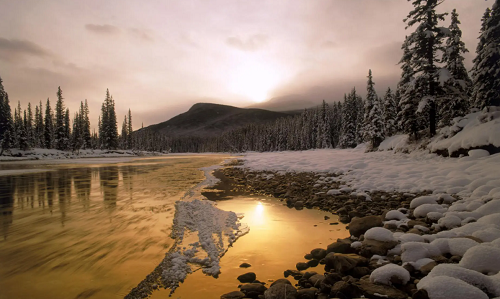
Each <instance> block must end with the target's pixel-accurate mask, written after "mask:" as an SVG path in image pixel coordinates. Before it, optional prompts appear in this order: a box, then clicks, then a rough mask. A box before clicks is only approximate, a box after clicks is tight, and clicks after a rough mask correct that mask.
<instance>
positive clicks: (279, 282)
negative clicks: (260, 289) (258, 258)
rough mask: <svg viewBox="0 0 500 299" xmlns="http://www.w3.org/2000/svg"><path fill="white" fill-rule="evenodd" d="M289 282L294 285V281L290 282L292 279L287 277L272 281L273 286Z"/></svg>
mask: <svg viewBox="0 0 500 299" xmlns="http://www.w3.org/2000/svg"><path fill="white" fill-rule="evenodd" d="M283 283H284V284H289V285H292V283H291V282H290V280H288V279H286V278H280V279H278V280H276V281H274V282H273V283H271V286H273V285H277V284H283Z"/></svg>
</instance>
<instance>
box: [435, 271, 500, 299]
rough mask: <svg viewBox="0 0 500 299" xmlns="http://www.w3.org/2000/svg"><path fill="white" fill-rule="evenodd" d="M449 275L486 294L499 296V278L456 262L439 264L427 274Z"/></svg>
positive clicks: (436, 275)
mask: <svg viewBox="0 0 500 299" xmlns="http://www.w3.org/2000/svg"><path fill="white" fill-rule="evenodd" d="M439 276H449V277H453V278H457V279H460V280H462V281H464V282H466V283H468V284H470V285H472V286H474V287H476V288H478V289H480V290H481V291H483V292H485V293H486V294H488V295H490V296H491V297H493V296H495V297H496V296H500V280H499V279H498V278H495V277H492V276H487V275H484V274H482V273H479V272H476V271H473V270H469V269H466V268H463V267H460V266H459V265H456V264H440V265H437V266H436V267H434V268H433V269H432V271H431V272H430V273H429V275H428V277H429V278H428V279H431V277H439Z"/></svg>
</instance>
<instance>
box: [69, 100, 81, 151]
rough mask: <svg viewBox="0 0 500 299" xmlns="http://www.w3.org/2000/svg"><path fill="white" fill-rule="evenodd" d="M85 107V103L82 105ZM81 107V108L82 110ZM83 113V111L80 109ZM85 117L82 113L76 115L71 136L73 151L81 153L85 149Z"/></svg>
mask: <svg viewBox="0 0 500 299" xmlns="http://www.w3.org/2000/svg"><path fill="white" fill-rule="evenodd" d="M82 107H83V103H82ZM82 107H81V108H82ZM80 111H82V109H80ZM83 124H84V122H83V116H82V114H81V113H78V112H77V113H75V117H74V119H73V134H72V135H71V149H72V150H73V151H79V150H80V149H81V148H82V147H83V143H84V141H83Z"/></svg>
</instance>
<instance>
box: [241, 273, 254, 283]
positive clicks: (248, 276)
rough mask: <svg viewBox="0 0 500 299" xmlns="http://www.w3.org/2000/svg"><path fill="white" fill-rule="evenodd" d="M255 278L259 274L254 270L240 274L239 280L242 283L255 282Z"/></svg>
mask: <svg viewBox="0 0 500 299" xmlns="http://www.w3.org/2000/svg"><path fill="white" fill-rule="evenodd" d="M255 279H257V275H255V273H253V272H248V273H245V274H241V275H240V276H238V280H239V281H240V282H241V283H247V282H253V281H254V280H255Z"/></svg>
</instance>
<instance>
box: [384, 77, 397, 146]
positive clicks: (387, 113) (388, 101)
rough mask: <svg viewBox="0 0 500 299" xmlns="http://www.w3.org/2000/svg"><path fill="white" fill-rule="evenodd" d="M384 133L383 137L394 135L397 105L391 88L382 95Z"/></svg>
mask: <svg viewBox="0 0 500 299" xmlns="http://www.w3.org/2000/svg"><path fill="white" fill-rule="evenodd" d="M383 106H384V125H385V126H384V133H385V136H387V137H388V136H392V135H394V134H396V132H397V129H396V115H397V109H396V107H397V103H396V99H395V96H394V94H393V93H392V90H391V88H390V87H389V88H387V91H386V92H385V95H384V101H383Z"/></svg>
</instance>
